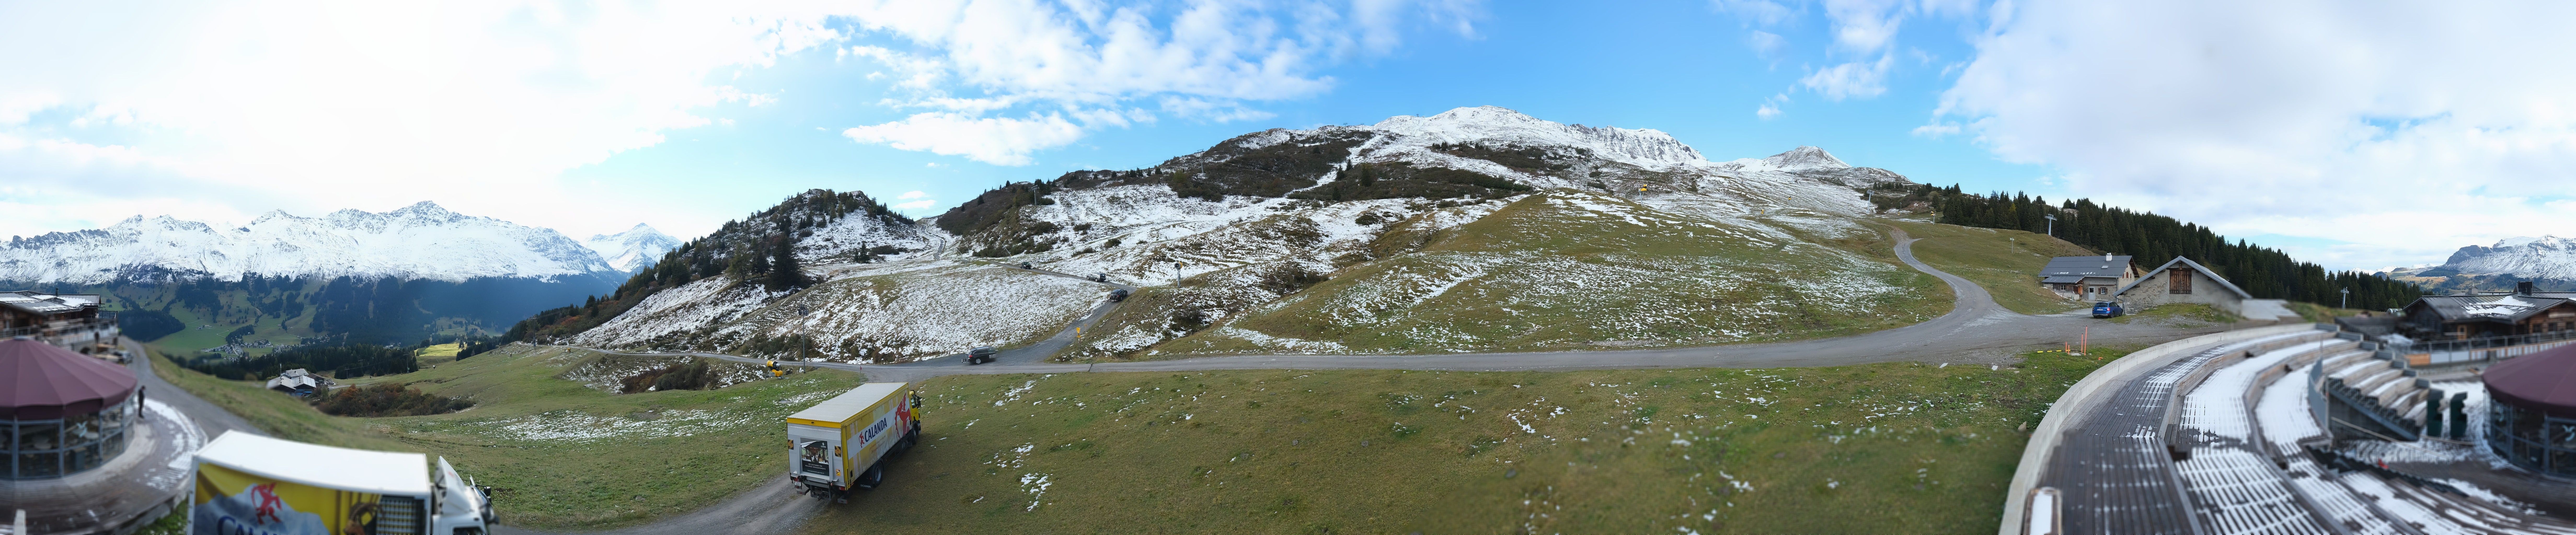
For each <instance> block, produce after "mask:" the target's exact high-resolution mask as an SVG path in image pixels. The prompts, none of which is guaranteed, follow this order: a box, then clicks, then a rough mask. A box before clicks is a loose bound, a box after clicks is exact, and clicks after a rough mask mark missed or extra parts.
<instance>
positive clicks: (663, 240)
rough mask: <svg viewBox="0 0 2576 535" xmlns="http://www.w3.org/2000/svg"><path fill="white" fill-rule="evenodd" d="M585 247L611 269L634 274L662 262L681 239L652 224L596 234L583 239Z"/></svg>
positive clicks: (638, 224) (637, 224)
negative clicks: (656, 262)
mask: <svg viewBox="0 0 2576 535" xmlns="http://www.w3.org/2000/svg"><path fill="white" fill-rule="evenodd" d="M581 245H582V246H583V247H588V248H590V250H591V251H592V252H596V253H599V257H600V258H602V259H606V260H607V261H608V266H609V267H613V268H617V270H618V271H625V272H628V273H633V272H634V271H635V270H637V269H643V268H645V267H648V266H652V265H653V262H655V261H658V260H661V259H662V254H663V253H668V252H671V250H672V249H676V248H679V247H680V240H679V239H678V238H673V237H671V236H670V235H668V234H663V233H662V231H659V230H654V229H653V227H652V226H651V225H646V224H643V223H636V224H635V226H634V227H633V228H628V229H626V231H625V232H619V233H616V234H599V235H593V236H591V237H590V239H586V240H582V241H581Z"/></svg>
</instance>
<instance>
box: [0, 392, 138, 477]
mask: <svg viewBox="0 0 2576 535" xmlns="http://www.w3.org/2000/svg"><path fill="white" fill-rule="evenodd" d="M135 405H136V404H135V403H134V402H133V400H132V399H131V398H128V399H127V400H126V402H125V403H120V404H118V405H117V406H115V407H109V408H108V409H107V410H104V411H100V412H94V413H89V414H76V415H72V416H70V417H67V418H61V419H54V420H17V421H7V420H0V433H5V435H6V437H7V438H5V439H0V479H51V478H57V477H62V476H66V475H71V474H75V473H80V472H83V471H87V470H89V469H92V468H98V467H99V465H102V464H106V463H107V460H108V459H112V458H115V457H116V455H117V454H120V453H124V452H125V431H126V428H127V427H128V426H129V425H130V424H131V423H132V422H133V419H134V411H135Z"/></svg>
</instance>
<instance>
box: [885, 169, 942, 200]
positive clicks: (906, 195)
mask: <svg viewBox="0 0 2576 535" xmlns="http://www.w3.org/2000/svg"><path fill="white" fill-rule="evenodd" d="M933 163H936V162H933ZM894 198H895V199H896V200H904V199H927V198H930V194H928V193H922V192H921V191H920V190H914V191H907V192H903V194H902V195H896V196H894Z"/></svg>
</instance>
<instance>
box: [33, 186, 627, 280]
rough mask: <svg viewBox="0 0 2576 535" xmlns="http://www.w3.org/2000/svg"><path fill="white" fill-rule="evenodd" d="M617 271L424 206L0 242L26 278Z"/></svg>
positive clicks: (516, 229)
mask: <svg viewBox="0 0 2576 535" xmlns="http://www.w3.org/2000/svg"><path fill="white" fill-rule="evenodd" d="M646 230H647V231H649V229H646ZM629 233H630V234H632V233H634V231H629ZM654 235H656V236H658V235H659V233H654ZM663 239H664V240H667V239H668V238H667V237H665V238H663ZM620 250H621V251H623V249H620ZM622 271H624V270H621V269H618V268H616V267H615V266H612V265H611V264H609V263H608V262H607V261H606V260H603V259H602V258H600V253H599V252H598V251H594V250H592V249H591V248H590V247H588V246H585V245H583V244H582V243H581V242H577V241H573V240H572V239H571V238H566V237H564V235H563V234H560V233H557V232H555V231H554V230H552V229H545V228H538V227H530V226H526V225H520V224H516V223H511V222H508V221H502V220H499V219H493V218H489V217H474V216H467V215H463V214H458V213H456V212H451V211H448V210H447V209H446V208H441V207H439V206H438V205H437V204H436V203H430V202H422V203H419V204H414V205H411V206H406V207H403V208H401V209H397V210H393V211H390V212H383V213H374V212H365V211H360V210H341V211H337V212H332V213H330V214H329V215H324V216H322V217H300V216H296V215H292V214H288V213H286V212H284V211H274V212H269V213H267V214H264V215H261V216H259V218H257V219H253V220H251V222H250V224H248V225H244V226H241V227H234V228H215V227H214V226H211V225H207V224H205V223H199V222H195V221H184V220H180V219H177V218H173V217H170V216H160V217H155V218H151V219H145V218H144V217H143V216H134V217H132V218H128V219H126V220H124V221H121V222H118V223H117V224H115V225H110V226H108V227H106V228H99V229H90V230H83V231H77V232H55V233H49V234H45V235H41V236H36V237H33V238H25V239H15V240H11V241H10V242H9V244H8V245H7V246H6V247H0V280H7V281H15V282H21V283H37V284H102V283H107V282H109V281H114V280H120V279H123V280H139V281H163V280H194V279H209V278H210V279H215V280H224V281H233V280H240V279H242V278H243V277H245V276H253V275H259V276H269V277H315V278H332V277H364V278H381V277H393V278H397V279H404V280H412V279H430V280H438V281H446V282H464V281H466V280H470V279H477V278H534V279H548V280H551V279H554V278H557V277H563V276H571V275H590V274H596V273H602V272H609V273H617V272H622Z"/></svg>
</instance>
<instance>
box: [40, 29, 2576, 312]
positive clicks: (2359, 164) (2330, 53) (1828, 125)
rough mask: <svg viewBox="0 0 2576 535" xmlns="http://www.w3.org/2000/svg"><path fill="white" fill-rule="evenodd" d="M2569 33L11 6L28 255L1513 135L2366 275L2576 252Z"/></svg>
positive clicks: (651, 213) (895, 199)
mask: <svg viewBox="0 0 2576 535" xmlns="http://www.w3.org/2000/svg"><path fill="white" fill-rule="evenodd" d="M2571 10H2576V8H2572V7H2570V6H2566V5H2560V4H2551V3H2524V2H2466V3H2459V4H2456V5H2449V6H2402V5H2401V6H2385V5H2369V6H2352V5H2344V4H2343V3H2334V2H2277V3H2265V4H2259V5H2252V6H2248V5H2243V4H2240V3H2228V2H2199V1H2165V2H2134V3H2119V2H2082V1H2064V0H2037V1H2021V2H2012V3H2007V4H2003V5H1995V4H1989V3H1980V2H1974V1H1961V0H1918V1H1902V0H1829V1H1818V2H1799V1H1777V0H1716V1H1711V2H1657V3H1645V2H1594V3H1556V2H1550V3H1540V2H1518V3H1484V2H1475V1H1472V0H1427V1H1407V0H1349V1H1338V2H1334V1H1326V2H1297V1H1268V2H1257V1H1246V2H1223V1H1214V0H1209V1H1201V2H1168V3H1124V4H1104V3H1094V2H1088V1H1073V2H1049V1H1039V0H998V1H976V2H850V3H838V4H820V5H814V4H804V3H775V4H772V3H764V2H741V3H727V4H722V5H690V4H662V3H655V2H591V1H528V2H518V3H489V4H473V5H446V4H422V5H399V6H357V5H344V4H334V3H306V2H286V1H261V2H242V3H227V4H223V5H206V4H197V3H158V2H108V3H77V4H71V3H0V72H10V73H13V74H12V75H11V76H8V77H0V212H7V213H11V214H13V215H12V216H11V217H7V218H0V234H22V235H25V234H37V233H43V232H53V231H68V230H77V229H81V228H92V227H98V226H104V225H108V224H113V223H114V222H115V221H117V220H119V219H123V218H125V217H127V216H131V215H136V214H142V215H147V216H157V215H165V214H166V215H172V216H176V217H181V218H185V219H196V220H203V221H209V222H213V223H217V224H224V223H238V222H243V221H247V220H248V219H249V218H251V217H256V216H257V215H258V214H260V213H263V212H267V211H270V210H281V209H282V210H285V211H287V212H289V213H294V214H298V215H307V216H311V215H320V214H322V213H326V212H328V211H331V210H336V209H341V208H356V209H363V210H371V211H382V210H389V209H392V208H396V207H400V206H402V205H407V204H411V203H413V202H418V201H422V200H430V201H436V202H439V203H440V204H443V205H446V206H448V207H450V208H452V209H455V210H458V211H460V212H464V213H467V214H472V215H488V216H493V217H499V218H502V219H507V220H511V221H517V222H522V223H527V224H533V225H541V226H548V227H553V228H557V229H560V230H562V231H564V232H565V233H566V234H570V235H574V236H576V237H579V236H587V235H589V234H592V233H599V232H613V231H616V230H620V229H623V228H625V227H627V226H629V225H632V224H634V223H638V222H643V223H649V224H652V225H654V226H656V227H659V228H661V229H663V230H665V231H666V232H669V233H672V234H674V235H679V236H683V237H686V236H692V235H696V234H698V233H702V232H705V231H707V230H709V229H712V228H714V226H715V225H717V224H719V223H721V222H722V221H724V220H726V219H729V218H733V217H738V216H740V215H742V214H744V213H747V212H750V211H754V210H757V209H760V208H763V207H767V206H769V205H771V204H773V203H775V202H776V201H777V200H778V199H780V198H782V197H785V196H787V195H789V194H792V193H794V192H797V191H801V190H804V189H808V188H831V189H839V190H853V189H855V190H863V191H866V192H869V193H870V194H872V195H875V196H877V197H879V198H880V199H883V200H885V201H887V202H888V203H889V204H899V205H904V206H906V211H907V212H908V213H911V214H914V215H929V214H933V213H936V212H938V211H940V210H943V209H945V208H946V207H947V206H949V205H951V204H953V203H954V202H955V201H957V200H962V199H965V198H967V197H968V196H970V195H972V194H974V193H975V192H978V191H981V190H983V189H985V188H989V187H992V186H994V185H996V184H999V183H1002V182H1005V181H1019V180H1031V179H1040V178H1052V177H1054V176H1056V175H1058V174H1061V173H1062V172H1064V171H1068V170H1074V169H1091V168H1133V167H1141V166H1145V165H1150V164H1153V163H1156V162H1159V161H1161V160H1163V159H1165V158H1169V157H1172V156H1176V155H1180V154H1184V153H1188V152H1192V151H1196V150H1199V149H1202V148H1206V147H1207V146H1209V145H1211V144H1214V143H1216V142H1217V141H1220V140H1223V139H1225V138H1228V137H1232V136H1234V135H1238V134H1242V133H1245V132H1250V131H1256V130H1260V129H1265V128H1272V127H1288V128H1305V127H1312V126H1316V125H1324V124H1358V123H1374V122H1377V121H1379V120H1382V119H1384V118H1386V117H1389V116H1393V115H1406V114H1411V115H1428V114H1433V113H1438V112H1441V111H1443V110H1447V109H1450V108H1455V107H1461V106H1476V105H1495V106H1503V107H1508V108H1512V109H1516V110H1520V111H1522V112H1524V113H1528V114H1530V115H1533V116H1536V117H1539V118H1543V119H1548V120H1554V121H1559V122H1566V123H1582V124H1588V125H1595V126H1605V125H1606V126H1620V127H1627V128H1652V129H1657V130H1662V131H1665V132H1668V133H1671V134H1673V135H1674V136H1675V137H1677V138H1679V139H1681V140H1682V141H1684V142H1686V143H1689V144H1691V145H1692V146H1694V147H1697V148H1698V149H1699V150H1700V151H1701V152H1702V153H1703V154H1705V155H1707V156H1708V157H1710V158H1711V159H1716V160H1726V159H1733V158H1740V157H1759V156H1765V155H1769V154H1772V153H1776V152H1780V151H1783V150H1787V149H1790V148H1793V147H1796V146H1799V145H1815V146H1819V147H1824V148H1826V149H1827V150H1829V151H1832V152H1833V153H1834V154H1836V155H1837V156H1840V157H1842V158H1843V159H1844V160H1846V161H1849V162H1851V163H1853V164H1855V165H1865V166H1872V167H1881V168H1886V169H1889V170H1893V171H1896V172H1898V173H1902V174H1905V175H1907V176H1909V177H1912V178H1913V179H1915V180H1917V181H1921V182H1929V183H1935V184H1943V185H1947V184H1952V183H1957V184H1963V185H1965V186H1966V187H1967V188H1968V189H1970V190H1972V191H1988V190H2024V191H2029V192H2032V193H2034V194H2040V195H2046V196H2048V197H2049V198H2052V199H2062V198H2067V197H2070V196H2083V197H2092V198H2095V199H2097V200H2102V201H2106V202H2110V203H2112V204H2116V205H2121V206H2128V207H2132V208H2139V209H2146V210H2154V211H2158V212H2161V213H2166V214H2169V215H2174V216H2177V217H2181V218H2183V219H2186V220H2190V221H2195V222H2199V223H2202V224H2206V225H2210V226H2213V227H2215V228H2217V229H2218V230H2220V231H2221V232H2224V233H2227V234H2229V235H2231V236H2236V237H2245V238H2251V239H2254V240H2256V241H2258V242H2260V243H2264V244H2267V245H2273V246H2277V247H2283V248H2286V249H2289V250H2291V251H2292V252H2293V253H2294V254H2297V255H2299V256H2300V257H2301V258H2305V259H2310V260H2313V261H2318V262H2321V263H2325V264H2327V265H2328V266H2330V267H2334V268H2343V269H2350V268H2360V269H2375V268H2380V267H2387V266H2398V265H2414V264H2422V263H2428V262H2438V261H2440V260H2441V259H2442V257H2444V256H2447V254H2448V252H2449V251H2450V250H2451V249H2455V248H2457V247H2459V246H2462V245H2469V244H2482V243H2488V242H2492V241H2494V240H2496V239H2499V238H2504V237H2508V236H2516V235H2539V234H2547V233H2557V234H2560V235H2568V234H2576V218H2570V217H2567V216H2566V215H2567V214H2568V212H2569V210H2571V209H2576V201H2571V198H2576V176H2571V171H2576V114H2571V113H2570V112H2568V111H2567V110H2576V94H2569V93H2567V92H2565V91H2563V90H2560V89H2559V88H2563V87H2568V86H2569V82H2576V80H2571V79H2570V78H2576V69H2570V68H2569V67H2571V66H2576V65H2571V63H2576V61H2571V60H2570V59H2569V58H2568V57H2566V56H2565V55H2564V54H2560V53H2557V51H2563V50H2567V49H2571V48H2576V39H2571V38H2569V37H2565V36H2563V35H2562V34H2566V33H2569V32H2562V31H2557V29H2556V28H2554V27H2551V26H2550V25H2549V23H2548V21H2551V20H2568V19H2569V18H2570V17H2568V15H2576V12H2571Z"/></svg>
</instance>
